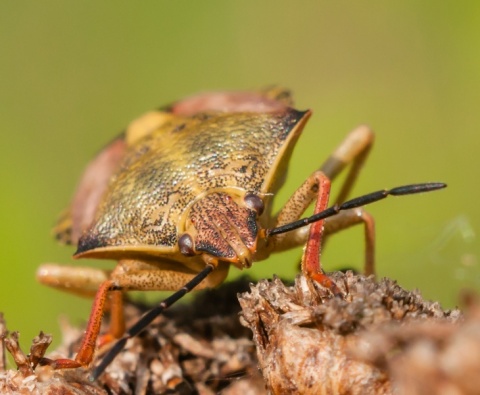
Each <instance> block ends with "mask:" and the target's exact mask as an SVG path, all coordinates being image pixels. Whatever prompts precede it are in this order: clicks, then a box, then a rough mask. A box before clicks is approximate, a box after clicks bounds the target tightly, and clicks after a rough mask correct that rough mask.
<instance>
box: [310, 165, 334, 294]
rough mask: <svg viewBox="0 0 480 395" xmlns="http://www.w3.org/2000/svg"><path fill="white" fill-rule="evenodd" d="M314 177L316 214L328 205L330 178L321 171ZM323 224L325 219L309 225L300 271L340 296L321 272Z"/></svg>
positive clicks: (332, 283) (328, 278)
mask: <svg viewBox="0 0 480 395" xmlns="http://www.w3.org/2000/svg"><path fill="white" fill-rule="evenodd" d="M314 179H315V180H316V184H315V185H318V197H317V201H316V204H315V211H314V214H317V213H320V212H322V211H324V210H325V209H326V208H327V207H328V198H329V196H330V179H329V178H328V177H327V176H326V175H325V174H323V173H322V172H316V173H315V177H314ZM324 224H325V220H320V221H317V222H314V223H313V224H312V225H311V226H310V231H309V236H308V241H307V244H306V246H305V250H304V252H303V257H302V272H303V273H304V274H305V275H306V276H308V277H310V278H311V279H313V280H315V281H316V282H318V283H319V284H320V285H322V286H324V287H326V288H328V289H330V290H331V291H332V293H333V294H334V295H338V296H341V295H342V291H340V289H339V288H338V287H337V285H336V284H335V282H333V281H332V280H331V279H330V277H328V276H327V275H326V274H324V273H323V271H322V266H321V263H320V254H321V249H322V236H323V230H324Z"/></svg>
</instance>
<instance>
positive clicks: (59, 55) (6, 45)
mask: <svg viewBox="0 0 480 395" xmlns="http://www.w3.org/2000/svg"><path fill="white" fill-rule="evenodd" d="M479 37H480V3H479V2H477V1H460V2H453V1H445V2H433V1H423V2H418V1H414V0H405V1H402V2H385V1H364V2H354V1H336V2H329V1H304V2H293V1H265V2H260V1H250V0H247V1H242V2H226V1H221V0H215V1H203V2H194V1H175V2H167V1H143V2H129V3H126V2H94V1H83V2H67V1H52V0H50V1H42V2H34V1H30V2H21V1H15V2H13V1H12V2H7V1H4V2H1V3H0V81H1V86H0V121H1V122H0V128H1V131H0V133H1V140H0V141H1V155H0V171H1V193H0V210H1V214H0V216H1V226H0V243H1V244H0V245H1V251H2V257H1V261H2V262H1V275H0V311H3V312H4V313H5V316H6V319H7V322H8V326H9V329H10V330H19V331H20V332H21V336H22V343H23V344H25V345H26V344H28V343H29V342H30V339H31V338H32V337H33V336H35V335H36V334H37V333H38V331H39V330H40V329H42V330H44V331H46V332H49V333H53V334H54V335H58V334H59V329H58V328H59V317H61V316H62V315H63V316H66V317H68V319H69V320H70V321H71V322H73V323H74V324H81V323H83V322H84V321H85V320H86V318H87V316H88V312H89V309H90V301H88V300H82V299H79V298H77V297H75V296H70V295H66V294H63V293H60V292H58V291H55V290H51V289H47V288H45V287H42V286H41V285H39V284H37V283H36V281H35V270H36V267H37V266H38V265H39V264H40V263H41V262H60V263H72V260H71V254H72V252H73V249H72V248H68V247H63V246H61V245H58V244H57V243H56V242H55V241H54V240H53V238H52V237H51V230H50V229H51V227H52V225H53V224H54V222H55V219H56V217H57V215H58V214H59V213H60V211H61V210H62V209H63V208H64V207H66V206H67V204H68V202H69V199H70V197H71V195H72V193H73V190H74V188H75V185H76V182H77V180H78V178H79V176H80V174H81V172H82V170H83V168H84V166H85V164H86V163H87V161H88V160H89V159H90V158H91V157H92V156H93V155H94V154H95V153H96V152H97V151H98V150H99V149H100V148H101V147H102V146H103V145H104V144H105V143H106V142H108V141H109V140H110V139H112V138H113V137H114V136H115V135H116V134H117V133H118V132H119V131H120V130H122V128H123V127H124V126H125V125H127V124H128V123H129V122H130V121H131V120H132V119H134V118H135V117H137V116H138V115H140V114H142V113H143V112H145V111H146V110H149V109H151V108H155V107H158V106H159V105H162V104H165V103H169V102H171V101H172V100H175V99H179V98H182V97H184V96H186V95H189V94H192V93H195V92H198V91H205V90H219V89H256V88H258V87H263V86H266V85H270V84H280V85H284V86H287V87H289V88H291V89H292V90H293V91H294V92H295V96H296V102H297V108H299V109H306V108H311V109H313V111H314V116H313V118H312V119H311V121H310V123H309V125H308V127H307V128H306V129H305V131H304V134H303V136H302V138H301V139H300V141H299V143H298V146H297V148H296V151H295V153H294V156H293V158H292V162H291V166H290V170H289V172H290V174H289V177H288V180H287V183H286V184H285V186H284V188H283V189H282V191H281V192H280V193H279V194H278V199H277V202H276V206H277V207H280V206H281V204H282V202H284V201H285V200H286V199H287V197H288V196H289V194H290V193H291V192H292V191H293V190H294V189H295V188H296V187H297V186H298V185H300V183H301V182H302V180H303V179H305V177H306V176H307V175H308V174H309V173H310V172H311V171H313V170H314V169H315V168H316V167H317V166H318V165H319V164H320V163H321V162H322V161H323V160H324V158H326V156H327V155H328V154H329V153H330V152H331V151H332V149H333V148H334V147H335V146H336V145H337V144H338V143H339V142H340V141H341V140H342V139H343V137H344V136H345V134H346V133H347V132H348V131H349V130H351V129H352V128H353V127H355V126H356V125H358V124H361V123H367V124H369V125H371V126H372V127H373V128H374V129H375V130H376V132H377V140H376V143H375V148H374V150H373V151H372V153H371V155H370V158H369V160H368V162H367V164H366V166H365V168H364V170H363V172H362V175H361V178H360V179H359V180H358V182H357V184H356V187H355V191H354V194H360V193H366V192H370V191H373V190H377V189H380V188H384V187H387V188H388V187H393V186H396V185H402V184H407V183H413V182H423V181H444V182H447V183H448V184H449V187H448V189H446V190H443V191H440V192H436V193H432V194H428V195H419V196H411V197H404V198H389V199H387V200H385V201H382V202H380V203H377V204H375V205H371V206H370V207H369V211H370V212H372V213H373V214H374V216H375V217H376V224H377V234H378V237H377V241H378V247H377V260H378V273H379V275H380V276H389V277H392V278H394V279H397V280H398V281H399V282H400V283H401V284H402V285H403V286H405V287H407V288H410V289H412V288H419V289H420V290H421V291H422V292H423V294H424V295H425V296H426V297H428V298H432V299H436V300H439V301H441V302H442V304H443V305H444V306H446V307H453V306H455V305H456V304H457V303H458V294H459V291H460V290H461V289H463V288H465V287H470V288H474V289H477V290H479V289H480V268H479V265H480V263H479V252H480V248H479V244H478V236H477V232H478V231H479V224H480V218H479V213H480V208H479V199H478V198H479V194H478V191H479V187H478V170H479V165H480V160H479V159H478V155H479V152H480V137H479V136H480V134H479V120H480V117H479V116H478V112H479V111H480V109H479V102H480V101H479V99H480V97H479V90H480V89H479V88H480V50H479V49H480V46H479ZM338 185H339V184H338V183H337V184H336V186H337V187H338ZM300 256H301V249H300V250H295V251H293V252H291V253H288V254H285V255H282V256H275V257H272V258H271V259H269V260H268V261H266V262H262V263H257V264H256V265H255V267H254V268H253V269H252V270H250V274H251V275H253V276H256V277H257V278H260V277H263V278H271V277H272V275H273V274H274V273H275V274H278V275H281V276H290V277H293V275H294V274H295V271H296V264H295V262H298V260H299V258H300ZM362 256H363V248H362V230H361V229H351V230H349V231H347V232H344V233H343V234H342V235H338V236H337V237H335V238H334V239H332V240H331V241H330V242H329V243H328V246H327V248H326V250H325V253H324V254H323V262H324V265H325V267H326V268H327V270H334V269H336V268H340V267H345V266H350V267H356V268H358V269H360V268H361V263H362ZM81 263H82V264H91V265H96V266H101V267H111V266H112V263H110V262H81ZM238 273H239V272H238V271H237V270H232V274H234V275H238ZM57 340H58V336H57Z"/></svg>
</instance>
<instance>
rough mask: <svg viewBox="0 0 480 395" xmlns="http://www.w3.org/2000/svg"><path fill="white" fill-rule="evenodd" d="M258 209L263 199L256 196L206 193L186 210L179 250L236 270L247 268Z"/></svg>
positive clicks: (255, 240)
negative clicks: (209, 258) (208, 256)
mask: <svg viewBox="0 0 480 395" xmlns="http://www.w3.org/2000/svg"><path fill="white" fill-rule="evenodd" d="M262 212H263V201H262V199H261V198H260V197H258V196H257V195H254V194H247V195H245V196H243V197H240V196H232V195H230V194H228V193H224V192H215V193H210V194H208V195H206V196H204V197H202V198H201V199H199V200H197V201H196V202H195V203H194V205H193V206H192V208H191V209H190V212H189V214H188V218H187V221H186V224H185V232H184V233H183V234H182V235H181V236H180V237H179V239H178V245H179V248H180V252H181V253H182V254H183V255H186V256H193V255H197V254H207V255H210V256H212V257H214V258H217V259H219V260H221V261H226V262H230V263H233V264H234V265H235V266H237V267H238V268H240V269H244V268H249V267H250V266H251V265H252V261H253V254H254V253H255V251H256V248H257V235H258V223H257V218H258V216H259V215H261V214H262Z"/></svg>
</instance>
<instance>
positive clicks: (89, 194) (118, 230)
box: [38, 90, 445, 377]
mask: <svg viewBox="0 0 480 395" xmlns="http://www.w3.org/2000/svg"><path fill="white" fill-rule="evenodd" d="M309 116H310V112H309V111H305V112H302V111H297V110H295V109H293V108H292V107H291V102H290V96H289V94H288V93H287V92H285V91H283V90H267V91H263V92H257V93H256V92H253V93H244V92H233V93H209V94H201V95H198V96H194V97H192V98H187V99H185V100H183V101H181V102H178V103H175V104H173V105H172V106H170V107H168V108H166V109H164V110H161V111H154V112H151V113H148V114H146V115H145V116H143V117H142V118H140V119H139V120H137V121H135V122H133V123H132V124H131V125H130V126H129V127H128V128H127V130H126V131H125V133H123V134H122V135H121V136H120V137H119V138H117V139H116V140H114V141H113V142H112V143H111V144H110V145H109V146H107V147H106V148H105V149H104V150H103V151H102V152H101V153H100V154H99V155H98V156H97V157H96V158H95V159H94V160H93V161H92V163H91V164H90V165H89V167H88V168H87V170H86V172H85V174H84V176H83V178H82V180H81V182H80V185H79V187H78V190H77V192H76V194H75V196H74V199H73V202H72V205H71V207H70V209H69V210H68V211H67V212H66V214H65V215H64V216H63V217H62V219H61V220H60V222H59V224H58V226H57V229H56V232H57V236H58V238H59V239H61V240H63V241H64V242H67V243H71V244H75V245H77V251H76V253H75V258H102V259H114V260H117V261H118V263H117V266H116V267H115V269H114V270H113V271H111V272H107V271H102V270H96V269H87V268H76V267H75V268H72V267H62V266H58V265H48V264H46V265H43V266H42V267H41V268H40V269H39V271H38V278H39V279H40V281H41V282H43V283H46V284H48V285H51V286H55V287H57V288H61V289H63V290H67V291H70V292H74V293H78V294H82V295H87V296H89V295H95V299H94V304H93V307H92V312H91V315H90V319H89V322H88V325H87V330H86V333H85V337H84V339H83V342H82V345H81V347H80V350H79V352H78V353H77V355H76V357H75V359H58V360H53V361H52V360H47V359H44V360H43V363H44V364H50V365H51V366H53V367H54V368H60V369H61V368H74V367H80V366H86V365H88V364H90V363H91V361H92V359H93V355H94V350H95V344H96V340H97V337H98V334H99V330H100V323H101V318H102V315H103V311H104V308H105V305H106V300H107V297H110V303H109V304H110V311H111V315H112V320H111V321H112V324H111V328H110V333H109V335H107V336H106V339H103V340H110V339H115V338H121V340H120V341H119V342H117V344H116V345H115V346H114V348H113V349H112V351H111V352H110V353H109V354H108V355H107V357H106V358H105V359H104V360H103V361H102V363H101V365H100V366H99V367H97V369H96V370H95V372H94V377H96V376H98V375H99V374H100V373H101V372H102V371H103V369H104V368H105V366H106V365H107V364H108V362H109V361H110V360H111V359H112V358H113V357H114V356H115V355H116V353H118V352H119V351H120V350H121V349H122V347H123V345H124V344H125V342H126V339H128V338H129V337H131V336H134V335H136V334H137V333H138V332H139V331H141V330H142V329H143V328H144V327H145V325H147V324H148V323H149V322H151V321H152V320H153V319H154V318H155V316H156V315H158V314H159V313H160V312H161V311H162V310H164V309H165V308H167V307H168V306H169V305H171V304H172V303H174V302H175V301H176V300H178V299H179V298H180V297H181V296H183V295H184V294H185V293H186V292H188V291H190V290H191V289H193V288H194V287H196V288H205V287H213V286H215V285H218V284H219V283H221V282H222V281H223V280H224V279H225V277H226V275H227V272H228V269H229V266H230V265H231V264H233V265H235V266H236V267H238V268H240V269H243V268H248V267H250V266H251V265H252V263H253V262H254V261H259V260H262V259H265V258H266V257H268V256H269V255H270V253H271V252H273V251H281V250H285V249H288V248H291V247H292V246H296V245H302V244H305V243H307V247H306V250H305V253H304V258H303V260H302V270H303V272H304V273H305V274H307V275H308V276H309V277H310V278H312V279H313V280H315V281H317V282H318V283H320V284H322V285H324V286H326V287H328V288H330V289H331V291H332V292H333V293H339V291H338V289H337V287H336V285H335V284H334V283H333V282H332V281H331V280H330V279H329V277H328V276H326V275H325V274H323V272H322V270H321V267H320V262H319V252H320V244H321V237H322V234H323V233H326V234H329V233H334V232H336V231H338V230H340V229H343V228H346V227H349V226H351V225H354V224H357V223H361V224H364V226H365V230H366V231H365V234H366V257H365V262H366V263H365V265H366V268H365V271H366V272H367V273H372V272H373V242H374V228H373V220H372V218H371V217H370V216H369V215H368V214H367V213H366V212H365V211H363V209H361V208H360V206H362V205H364V204H366V203H369V202H373V201H376V200H379V199H381V198H383V197H386V196H387V195H388V194H393V195H402V194H410V193H416V192H422V191H428V190H433V189H438V188H442V187H444V186H445V185H444V184H419V185H413V186H407V187H400V188H394V189H392V190H390V191H379V192H376V193H373V194H369V195H365V196H362V197H360V198H357V199H353V200H350V201H347V202H345V199H346V196H347V195H348V193H349V191H350V189H351V187H352V185H353V182H354V180H355V178H356V176H357V174H358V172H359V170H360V167H361V165H362V164H363V162H364V160H365V158H366V156H367V154H368V151H369V149H370V146H371V144H372V141H373V134H372V132H371V131H370V129H368V128H366V127H360V128H357V129H356V130H354V131H353V132H352V133H350V134H349V135H348V136H347V138H346V140H345V141H344V142H343V143H342V144H341V145H340V146H339V148H338V149H337V150H336V151H335V152H334V153H333V154H332V156H331V157H330V158H328V159H327V161H326V162H325V163H324V164H323V165H322V166H321V167H320V168H319V170H317V171H315V172H314V173H313V174H312V175H311V176H310V177H308V178H307V180H306V181H305V183H304V184H303V185H302V186H300V188H298V190H297V191H295V192H294V194H293V195H292V197H291V198H290V199H289V200H288V201H287V203H286V204H285V206H284V207H283V208H282V209H281V210H280V212H279V213H277V214H275V215H273V214H272V212H271V207H272V204H271V203H272V198H273V196H274V195H275V193H276V191H277V190H278V188H279V187H280V186H281V184H282V182H283V179H284V174H285V171H286V167H287V164H288V159H289V157H290V154H291V152H292V149H293V147H294V145H295V142H296V140H297V139H298V137H299V135H300V133H301V131H302V129H303V127H304V126H305V124H306V122H307V120H308V118H309ZM349 164H351V166H350V172H349V175H348V176H347V178H346V181H345V183H344V185H343V187H342V189H341V191H340V195H339V197H338V198H337V203H338V204H337V205H335V206H333V207H331V208H330V209H327V205H328V198H329V191H330V180H331V179H334V178H335V177H336V175H337V174H338V173H339V172H340V171H341V170H342V169H343V168H344V167H345V166H347V165H349ZM314 201H316V204H315V214H314V216H312V217H310V218H307V219H304V220H299V219H300V218H301V216H302V215H303V213H304V212H305V210H306V209H307V208H308V207H309V206H310V205H311V204H312V203H313V202H314ZM328 217H330V218H328ZM326 218H328V220H327V219H326ZM310 223H313V225H311V226H307V225H308V224H310ZM129 290H173V291H177V292H176V293H174V294H173V295H172V296H171V297H170V298H168V299H166V300H165V301H164V302H162V303H161V304H160V305H159V306H158V307H157V308H155V309H153V310H152V311H151V312H149V313H147V314H146V316H144V317H143V318H142V319H141V321H140V322H139V323H138V324H136V325H134V326H133V327H132V328H130V329H129V330H128V331H127V332H126V333H125V334H124V332H125V330H124V326H123V316H122V292H124V291H129Z"/></svg>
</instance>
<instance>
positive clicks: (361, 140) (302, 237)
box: [272, 125, 375, 275]
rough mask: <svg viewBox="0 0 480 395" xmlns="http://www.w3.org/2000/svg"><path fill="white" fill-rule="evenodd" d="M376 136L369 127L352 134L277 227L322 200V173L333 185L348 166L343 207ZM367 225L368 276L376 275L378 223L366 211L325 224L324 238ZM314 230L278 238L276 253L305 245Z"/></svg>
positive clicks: (310, 179) (282, 215) (288, 205)
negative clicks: (316, 201) (315, 201)
mask: <svg viewBox="0 0 480 395" xmlns="http://www.w3.org/2000/svg"><path fill="white" fill-rule="evenodd" d="M373 140H374V134H373V132H372V130H371V129H370V128H369V127H367V126H364V125H362V126H359V127H357V128H356V129H354V130H353V131H351V132H350V133H349V134H348V135H347V137H346V138H345V139H344V140H343V141H342V143H341V144H340V145H339V146H338V147H337V148H336V149H335V151H334V152H333V154H332V155H330V157H329V158H328V159H327V160H326V161H325V163H324V164H323V165H322V166H321V167H320V170H317V171H316V172H314V173H313V174H311V175H310V176H309V177H308V178H307V180H306V181H305V182H304V183H303V184H302V185H301V186H300V188H298V189H297V190H296V191H295V192H294V194H293V195H292V196H291V197H290V199H289V200H288V201H287V203H286V204H285V206H284V207H283V208H282V210H281V211H280V212H279V213H278V214H277V217H276V224H275V226H281V225H285V224H287V223H289V222H293V221H295V220H297V219H299V218H300V217H301V216H302V215H303V214H304V213H305V211H306V210H307V208H308V207H309V206H310V204H312V202H313V201H314V200H315V198H316V197H317V196H318V188H319V183H318V177H319V174H320V173H322V174H323V175H324V176H326V177H327V178H329V179H330V180H331V181H333V180H334V179H335V178H336V177H337V176H338V174H339V173H340V172H341V171H342V170H343V169H344V168H345V167H347V166H348V165H350V169H349V172H348V175H347V177H346V179H345V181H344V183H343V185H342V187H341V190H340V193H339V194H338V196H337V198H336V200H335V203H342V202H343V201H345V199H346V198H347V196H348V195H349V193H350V191H351V189H352V187H353V184H354V182H355V180H356V178H357V176H358V174H359V172H360V170H361V168H362V165H363V163H364V162H365V160H366V158H367V156H368V153H369V152H370V149H371V147H372V144H373ZM357 224H363V225H364V233H365V266H364V273H365V274H367V275H370V274H374V273H375V270H374V265H375V263H374V255H375V223H374V220H373V217H372V216H371V215H370V214H369V213H367V212H366V211H365V210H364V209H363V208H356V209H352V210H349V211H344V212H341V213H339V214H337V215H336V216H335V217H332V218H329V219H328V220H326V221H325V222H324V226H325V229H324V235H325V236H328V235H330V234H333V233H336V232H339V231H340V230H343V229H346V228H349V227H351V226H353V225H357ZM309 231H310V227H309V226H306V227H303V228H300V229H296V230H294V231H292V232H289V233H284V234H280V235H277V236H275V238H274V240H273V246H272V249H273V250H275V251H283V250H287V249H290V248H293V247H296V246H299V245H304V244H305V243H306V242H307V240H308V235H309Z"/></svg>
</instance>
